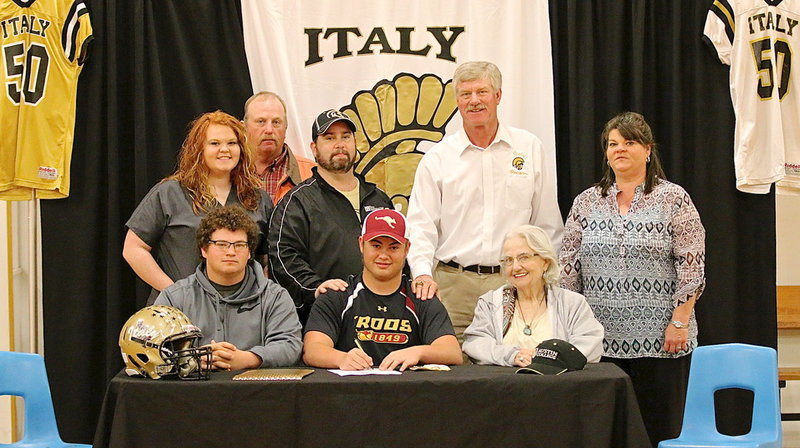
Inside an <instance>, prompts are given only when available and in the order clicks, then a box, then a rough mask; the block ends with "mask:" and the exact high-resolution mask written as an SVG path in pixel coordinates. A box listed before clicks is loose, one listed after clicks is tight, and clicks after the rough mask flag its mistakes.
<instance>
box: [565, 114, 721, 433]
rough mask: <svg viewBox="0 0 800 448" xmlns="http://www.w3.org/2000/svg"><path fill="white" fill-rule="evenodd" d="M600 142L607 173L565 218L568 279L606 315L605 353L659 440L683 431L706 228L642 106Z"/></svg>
mask: <svg viewBox="0 0 800 448" xmlns="http://www.w3.org/2000/svg"><path fill="white" fill-rule="evenodd" d="M601 142H602V147H603V151H604V153H603V154H604V162H605V166H604V173H603V178H602V179H601V180H600V182H599V183H598V184H597V185H594V186H592V187H590V188H589V189H587V190H586V191H584V192H582V193H581V194H579V195H578V196H577V197H576V198H575V201H574V202H573V205H572V209H571V210H570V213H569V217H568V218H567V222H566V224H565V229H564V240H563V245H562V248H561V253H560V262H561V265H562V266H563V267H562V280H561V284H562V286H563V287H564V288H566V289H570V290H573V291H576V292H579V293H581V294H583V295H584V296H586V300H587V301H588V302H589V305H590V306H591V308H592V311H594V314H595V316H596V317H597V319H598V320H599V321H600V322H601V323H602V324H603V327H604V328H605V337H604V340H603V350H604V357H603V361H611V362H613V363H615V364H617V365H618V366H620V367H621V368H622V369H623V370H625V371H626V372H627V373H628V374H629V375H630V376H631V379H632V381H633V385H634V388H635V389H636V395H637V397H638V401H639V407H640V408H641V411H642V417H643V418H644V423H645V426H647V430H648V432H649V435H650V439H651V441H652V442H653V445H656V444H657V443H658V442H659V441H661V440H664V439H669V438H673V437H677V436H678V435H679V433H680V428H681V417H682V411H683V403H684V397H685V395H686V382H687V379H688V373H689V360H690V356H689V355H690V353H691V351H692V350H693V349H694V348H695V347H696V346H697V321H696V320H695V315H694V305H695V302H696V301H697V299H698V297H699V296H700V294H701V293H702V292H703V288H704V287H705V229H704V228H703V224H702V222H701V221H700V216H699V215H698V213H697V209H696V208H695V207H694V204H693V203H692V200H691V198H690V197H689V194H688V193H686V191H685V190H684V189H683V188H681V187H680V186H679V185H676V184H673V183H671V182H668V181H667V180H666V176H665V175H664V171H663V170H662V168H661V160H660V159H659V156H658V150H657V148H656V144H655V140H654V139H653V133H652V131H651V130H650V126H649V125H648V124H647V122H646V121H645V119H644V117H643V116H642V115H640V114H637V113H634V112H624V113H621V114H619V115H617V116H616V117H614V118H612V119H611V120H610V121H609V122H608V123H607V124H606V127H605V129H604V130H603V134H602V136H601Z"/></svg>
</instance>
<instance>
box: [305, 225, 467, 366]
mask: <svg viewBox="0 0 800 448" xmlns="http://www.w3.org/2000/svg"><path fill="white" fill-rule="evenodd" d="M358 241H359V245H360V246H361V253H362V256H363V260H364V269H363V271H362V273H361V275H359V276H354V277H351V278H350V281H349V285H348V286H347V288H346V289H345V290H344V291H328V292H327V293H325V294H323V295H321V296H320V297H319V299H317V301H316V302H315V303H314V307H313V308H312V309H311V316H309V318H308V325H307V326H306V334H305V337H304V343H305V344H304V345H305V347H304V352H303V360H304V361H305V362H306V364H308V365H310V366H314V367H322V368H339V369H343V370H364V369H369V368H370V367H378V368H380V369H382V370H394V369H395V368H399V369H400V370H405V369H406V368H407V367H410V366H413V365H416V364H419V363H436V364H461V361H462V358H461V348H460V347H459V346H458V340H456V337H455V332H454V331H453V325H452V324H451V323H450V318H449V317H448V316H447V311H446V310H445V309H444V306H443V305H442V303H441V302H440V301H439V299H432V300H425V301H422V300H420V299H418V298H417V297H416V296H415V295H414V293H413V292H412V291H411V283H410V281H409V279H408V277H407V276H406V275H404V274H403V266H404V265H405V261H406V255H407V254H408V248H409V246H410V243H409V241H408V238H407V237H406V223H405V219H404V218H403V215H402V214H400V213H399V212H397V211H395V210H376V211H374V212H372V213H370V214H369V215H368V216H367V217H366V219H365V220H364V226H363V229H362V232H361V237H360V238H359V240H358Z"/></svg>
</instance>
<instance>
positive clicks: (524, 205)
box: [408, 62, 564, 342]
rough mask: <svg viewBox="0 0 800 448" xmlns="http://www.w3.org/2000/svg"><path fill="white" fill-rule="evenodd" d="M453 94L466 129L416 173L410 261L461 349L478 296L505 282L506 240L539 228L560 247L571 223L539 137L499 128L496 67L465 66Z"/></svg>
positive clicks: (417, 285) (420, 291) (417, 288)
mask: <svg viewBox="0 0 800 448" xmlns="http://www.w3.org/2000/svg"><path fill="white" fill-rule="evenodd" d="M453 86H454V88H455V94H456V100H457V103H458V112H459V113H460V115H461V118H462V121H463V129H461V130H459V131H458V132H456V133H455V134H452V135H448V136H446V137H445V138H444V139H443V140H442V141H441V142H439V143H437V144H436V145H434V146H433V147H432V148H431V149H430V150H429V151H428V152H427V153H426V154H425V156H424V157H423V158H422V160H421V162H420V164H419V166H418V167H417V173H416V176H415V179H414V187H413V189H412V190H411V199H410V201H409V206H408V226H409V239H410V240H411V242H412V243H413V245H412V246H411V251H410V252H409V255H408V262H409V265H410V266H411V273H412V275H413V277H414V282H413V289H414V292H415V293H416V294H417V296H419V297H422V298H428V297H432V296H433V295H434V294H436V293H437V292H438V294H439V296H440V298H441V300H442V302H443V303H444V305H445V307H446V308H447V311H448V313H449V315H450V319H451V320H452V321H453V327H454V328H455V331H456V335H457V336H458V340H459V342H463V338H462V335H463V332H464V329H465V328H466V327H467V326H468V325H469V324H470V322H472V316H473V312H474V309H475V304H476V302H477V300H478V297H479V296H480V295H481V294H483V293H485V292H486V291H489V290H492V289H496V288H499V287H500V286H501V285H502V284H503V283H504V282H505V279H504V278H503V276H502V274H501V272H500V266H499V261H498V259H499V257H500V250H501V245H502V242H503V237H504V236H505V234H506V232H508V231H509V230H511V229H513V228H514V227H517V226H519V225H522V224H532V225H536V226H539V227H541V228H543V229H544V230H545V231H546V232H547V233H548V234H549V236H550V238H551V240H552V241H553V245H554V246H555V247H556V249H558V248H559V247H560V246H561V233H562V231H563V228H564V224H563V221H562V219H561V212H560V211H559V208H558V202H557V197H556V173H555V163H554V161H553V160H552V159H550V158H548V157H547V156H546V155H545V150H544V148H543V147H542V143H541V141H540V140H539V139H538V138H537V137H536V136H535V135H533V134H531V133H530V132H528V131H525V130H522V129H516V128H512V127H508V126H503V125H501V124H500V121H499V120H498V117H497V106H498V105H499V104H500V98H501V97H502V75H501V74H500V70H499V69H498V68H497V66H496V65H494V64H492V63H491V62H466V63H464V64H461V65H460V66H458V67H457V68H456V71H455V73H454V74H453ZM534 106H535V105H532V107H534Z"/></svg>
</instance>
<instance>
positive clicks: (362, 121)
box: [341, 73, 456, 213]
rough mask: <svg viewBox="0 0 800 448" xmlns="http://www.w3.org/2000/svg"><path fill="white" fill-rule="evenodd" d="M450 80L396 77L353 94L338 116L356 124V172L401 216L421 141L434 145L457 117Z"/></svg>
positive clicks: (409, 193)
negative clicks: (382, 194)
mask: <svg viewBox="0 0 800 448" xmlns="http://www.w3.org/2000/svg"><path fill="white" fill-rule="evenodd" d="M451 85H452V80H448V81H446V82H444V81H442V79H441V78H439V77H438V76H436V75H434V74H425V75H421V76H415V75H412V74H410V73H398V74H397V75H396V76H395V77H394V79H392V80H391V81H390V80H387V79H384V80H381V81H378V82H377V83H376V84H375V85H374V86H373V87H372V89H370V90H362V91H360V92H357V93H356V94H354V95H353V98H352V101H351V102H350V104H348V105H347V106H344V107H343V108H342V109H341V111H342V112H343V113H344V114H345V115H347V116H348V117H350V119H351V120H353V122H354V123H355V124H356V127H357V128H358V131H361V132H356V135H355V137H356V149H357V151H358V154H359V160H358V162H357V164H356V168H355V170H356V172H357V173H359V174H361V175H363V176H365V177H366V179H367V180H368V181H370V182H373V183H374V184H376V185H377V186H378V187H379V188H381V189H382V190H383V191H385V192H386V194H387V195H389V198H391V200H392V203H393V204H394V206H395V208H396V209H398V210H399V211H401V212H403V213H405V212H406V211H407V210H408V198H409V196H410V195H411V186H412V185H413V183H414V174H415V173H416V171H417V165H418V164H419V161H420V159H422V156H423V154H424V153H423V152H422V151H420V150H419V149H417V146H418V145H419V143H420V142H422V141H430V142H434V143H436V142H439V141H440V140H441V139H442V138H443V137H444V133H445V127H446V126H447V123H448V122H449V121H450V119H452V118H453V115H455V112H456V98H455V92H454V91H453V88H452V87H451Z"/></svg>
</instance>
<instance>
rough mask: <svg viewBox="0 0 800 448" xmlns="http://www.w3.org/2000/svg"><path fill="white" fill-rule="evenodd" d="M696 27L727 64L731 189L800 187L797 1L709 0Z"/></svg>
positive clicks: (799, 24)
mask: <svg viewBox="0 0 800 448" xmlns="http://www.w3.org/2000/svg"><path fill="white" fill-rule="evenodd" d="M703 33H704V34H705V38H706V39H708V40H709V41H710V43H711V44H712V45H713V46H714V48H715V49H716V51H717V55H718V56H719V59H720V61H722V62H723V63H724V64H728V65H730V66H731V72H730V89H731V99H732V101H733V108H734V111H735V113H736V130H735V135H734V163H735V166H736V188H737V189H739V190H740V191H744V192H748V193H761V194H764V193H768V192H769V189H770V186H771V185H772V183H776V191H777V192H778V193H788V194H800V99H798V94H800V92H797V91H796V90H797V89H798V88H800V86H798V82H799V81H800V67H798V68H796V69H794V70H792V63H793V61H792V59H793V57H795V56H794V55H797V56H796V57H798V59H800V0H715V1H714V3H713V4H712V5H711V8H710V9H709V12H708V17H707V18H706V24H705V29H704V31H703ZM798 62H800V61H798Z"/></svg>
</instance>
